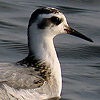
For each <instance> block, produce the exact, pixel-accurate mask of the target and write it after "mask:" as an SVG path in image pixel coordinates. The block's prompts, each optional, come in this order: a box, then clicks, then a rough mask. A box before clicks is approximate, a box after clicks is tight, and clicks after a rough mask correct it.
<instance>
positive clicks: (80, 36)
mask: <svg viewBox="0 0 100 100" xmlns="http://www.w3.org/2000/svg"><path fill="white" fill-rule="evenodd" d="M67 33H68V34H70V35H74V36H76V37H79V38H82V39H84V40H87V41H89V42H94V41H93V40H92V39H90V38H88V37H87V36H85V35H83V34H81V33H80V32H78V31H76V30H75V29H73V28H69V29H68V30H67Z"/></svg>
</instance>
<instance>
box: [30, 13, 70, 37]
mask: <svg viewBox="0 0 100 100" xmlns="http://www.w3.org/2000/svg"><path fill="white" fill-rule="evenodd" d="M34 24H35V26H37V30H36V28H35V31H38V33H37V34H45V35H48V36H53V37H54V36H56V35H58V34H61V33H66V31H65V30H64V29H66V28H67V27H69V26H68V24H67V21H66V18H65V16H64V15H63V14H62V13H60V12H59V13H56V14H54V13H50V14H40V15H39V16H38V18H37V20H36V21H35V22H34V23H33V24H32V26H33V27H34ZM32 26H31V27H32Z"/></svg>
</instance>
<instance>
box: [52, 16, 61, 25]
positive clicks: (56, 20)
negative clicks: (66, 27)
mask: <svg viewBox="0 0 100 100" xmlns="http://www.w3.org/2000/svg"><path fill="white" fill-rule="evenodd" d="M50 20H51V22H52V23H54V24H56V25H59V24H60V23H61V19H60V18H58V17H55V16H53V17H51V18H50Z"/></svg>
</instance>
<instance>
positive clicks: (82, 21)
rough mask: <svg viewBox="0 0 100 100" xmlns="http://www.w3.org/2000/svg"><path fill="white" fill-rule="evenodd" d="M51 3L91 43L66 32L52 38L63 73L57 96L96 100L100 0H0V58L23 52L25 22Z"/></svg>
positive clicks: (99, 85) (99, 74)
mask: <svg viewBox="0 0 100 100" xmlns="http://www.w3.org/2000/svg"><path fill="white" fill-rule="evenodd" d="M43 6H49V7H55V8H58V9H59V10H61V11H62V12H63V13H64V14H65V15H66V17H67V19H68V23H69V25H70V26H71V27H73V28H75V29H77V30H78V31H80V32H81V33H83V34H85V35H86V36H88V37H91V38H92V39H93V40H94V43H89V42H87V41H84V40H81V39H79V38H77V37H73V36H70V35H66V34H63V35H59V36H57V37H56V38H55V39H54V42H55V46H56V50H57V54H58V57H59V59H60V63H61V67H62V76H63V90H62V95H61V96H62V98H61V100H100V1H99V0H55V1H54V0H42V1H41V0H0V62H16V61H19V60H20V59H23V58H24V57H26V56H27V53H28V49H27V25H28V20H29V17H30V15H31V13H32V12H33V11H34V10H35V9H37V8H39V7H43Z"/></svg>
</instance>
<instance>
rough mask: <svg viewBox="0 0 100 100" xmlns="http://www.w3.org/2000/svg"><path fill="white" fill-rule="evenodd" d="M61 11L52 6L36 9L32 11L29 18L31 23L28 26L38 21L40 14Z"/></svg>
mask: <svg viewBox="0 0 100 100" xmlns="http://www.w3.org/2000/svg"><path fill="white" fill-rule="evenodd" d="M59 12H60V11H58V10H57V9H55V8H50V7H44V8H40V9H37V10H35V11H34V12H33V13H32V15H31V18H30V20H29V25H28V27H29V26H31V24H32V23H33V22H35V21H36V19H37V17H38V16H39V15H40V14H50V13H54V14H56V13H59Z"/></svg>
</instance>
